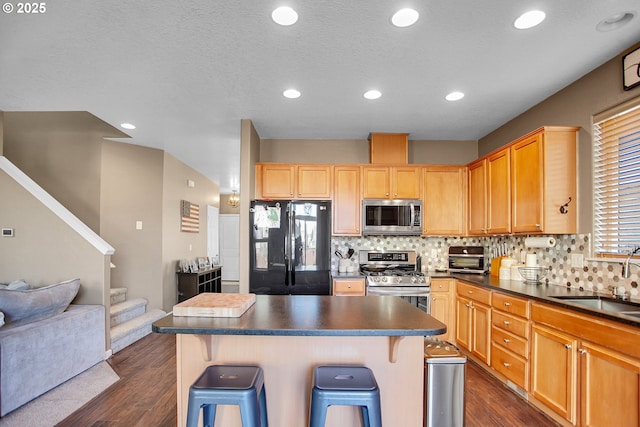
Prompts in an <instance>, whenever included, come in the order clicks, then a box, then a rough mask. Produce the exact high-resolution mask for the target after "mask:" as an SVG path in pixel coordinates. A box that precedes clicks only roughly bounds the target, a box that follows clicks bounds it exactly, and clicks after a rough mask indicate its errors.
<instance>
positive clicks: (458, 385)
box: [423, 337, 467, 427]
mask: <svg viewBox="0 0 640 427" xmlns="http://www.w3.org/2000/svg"><path fill="white" fill-rule="evenodd" d="M466 367H467V358H466V357H465V356H464V355H463V354H462V353H460V350H458V348H457V347H456V346H454V345H453V344H451V343H449V342H447V341H442V340H440V339H438V338H431V337H426V338H425V339H424V423H423V426H424V427H463V426H464V404H465V396H464V393H465V372H466Z"/></svg>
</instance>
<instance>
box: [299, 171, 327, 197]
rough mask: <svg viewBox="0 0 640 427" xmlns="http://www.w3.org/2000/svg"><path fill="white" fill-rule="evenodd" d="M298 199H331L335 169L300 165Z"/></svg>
mask: <svg viewBox="0 0 640 427" xmlns="http://www.w3.org/2000/svg"><path fill="white" fill-rule="evenodd" d="M296 169H297V182H296V183H297V188H296V198H298V199H323V200H326V199H330V198H331V195H332V186H331V183H332V182H333V174H332V172H333V169H332V167H331V166H328V165H298V166H296Z"/></svg>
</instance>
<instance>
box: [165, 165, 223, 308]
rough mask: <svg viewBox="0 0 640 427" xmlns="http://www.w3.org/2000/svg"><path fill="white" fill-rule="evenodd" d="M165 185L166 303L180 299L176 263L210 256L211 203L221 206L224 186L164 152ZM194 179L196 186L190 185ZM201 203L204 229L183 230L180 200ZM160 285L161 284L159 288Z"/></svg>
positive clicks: (169, 303) (173, 303)
mask: <svg viewBox="0 0 640 427" xmlns="http://www.w3.org/2000/svg"><path fill="white" fill-rule="evenodd" d="M163 165H164V166H163V178H162V181H163V186H162V191H163V193H162V269H161V270H162V289H161V291H162V306H163V309H164V310H165V311H170V310H171V309H172V308H173V306H174V305H175V304H176V302H177V297H176V295H177V288H176V267H177V263H178V261H179V260H181V259H193V258H197V257H205V256H207V205H211V206H215V207H220V200H219V198H220V187H219V186H218V185H217V184H215V183H214V182H213V181H211V180H209V179H208V178H206V177H205V176H204V175H202V174H200V173H198V172H196V171H195V170H194V169H192V168H190V167H189V166H187V165H185V164H184V163H182V162H181V161H180V160H178V159H176V158H175V157H173V156H172V155H170V154H168V153H164V163H163ZM187 180H192V181H194V183H195V187H193V188H190V187H188V186H187ZM181 200H187V201H189V202H191V203H196V204H198V205H199V206H200V231H199V232H198V233H185V232H182V231H180V201H181ZM156 289H157V288H156Z"/></svg>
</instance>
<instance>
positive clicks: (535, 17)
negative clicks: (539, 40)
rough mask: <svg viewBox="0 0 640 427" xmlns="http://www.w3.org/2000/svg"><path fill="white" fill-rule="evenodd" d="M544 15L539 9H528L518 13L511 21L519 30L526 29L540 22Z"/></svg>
mask: <svg viewBox="0 0 640 427" xmlns="http://www.w3.org/2000/svg"><path fill="white" fill-rule="evenodd" d="M546 16H547V15H546V14H545V13H544V12H543V11H541V10H530V11H529V12H526V13H523V14H522V15H520V17H518V19H516V21H515V22H514V23H513V26H514V27H516V28H517V29H519V30H526V29H528V28H532V27H535V26H536V25H538V24H540V23H541V22H542V21H544V18H545V17H546Z"/></svg>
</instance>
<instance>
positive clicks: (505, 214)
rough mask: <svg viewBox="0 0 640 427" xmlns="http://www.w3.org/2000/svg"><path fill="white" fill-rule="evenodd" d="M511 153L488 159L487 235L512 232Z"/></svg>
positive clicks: (507, 151) (496, 154) (495, 155)
mask: <svg viewBox="0 0 640 427" xmlns="http://www.w3.org/2000/svg"><path fill="white" fill-rule="evenodd" d="M510 158H511V153H510V151H509V150H508V149H505V150H501V151H499V152H497V153H495V154H493V155H491V156H489V158H488V159H487V233H489V234H508V233H510V232H511V179H510V176H511V162H510Z"/></svg>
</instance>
